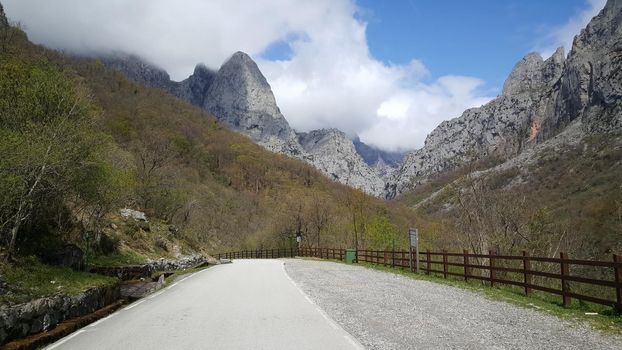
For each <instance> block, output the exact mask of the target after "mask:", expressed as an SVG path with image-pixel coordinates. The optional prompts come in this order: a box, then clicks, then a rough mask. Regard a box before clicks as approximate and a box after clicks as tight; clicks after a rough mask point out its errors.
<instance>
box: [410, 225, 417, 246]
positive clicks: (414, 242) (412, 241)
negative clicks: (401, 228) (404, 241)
mask: <svg viewBox="0 0 622 350" xmlns="http://www.w3.org/2000/svg"><path fill="white" fill-rule="evenodd" d="M408 234H409V235H410V246H411V247H416V246H417V245H419V230H417V229H416V228H411V229H410V230H408Z"/></svg>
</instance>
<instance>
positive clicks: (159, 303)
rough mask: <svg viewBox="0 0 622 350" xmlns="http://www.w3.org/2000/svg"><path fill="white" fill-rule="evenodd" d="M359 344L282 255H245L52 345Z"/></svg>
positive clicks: (311, 346)
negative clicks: (294, 276)
mask: <svg viewBox="0 0 622 350" xmlns="http://www.w3.org/2000/svg"><path fill="white" fill-rule="evenodd" d="M357 348H359V349H360V348H362V347H361V346H360V345H359V344H358V343H357V342H356V341H355V340H354V339H353V338H352V337H351V336H350V335H349V334H348V333H346V332H345V331H344V330H343V329H342V328H340V327H339V326H337V325H336V324H335V323H334V322H333V321H331V320H330V319H329V318H328V317H327V316H326V315H325V314H324V313H323V312H322V311H321V310H319V309H318V308H317V307H316V306H315V304H313V303H312V302H311V300H310V299H309V298H308V297H307V296H306V295H304V293H303V292H302V291H301V290H300V289H299V288H298V287H297V286H296V285H295V284H294V283H293V281H292V280H291V279H290V278H289V277H288V275H287V274H286V273H285V270H284V268H283V260H238V261H235V262H234V263H232V264H227V265H219V266H214V267H211V268H209V269H207V270H204V271H201V272H199V273H196V274H193V275H190V276H189V277H187V278H185V279H183V280H181V281H179V282H177V283H175V284H173V285H172V286H171V287H169V288H167V289H164V290H163V291H160V292H157V293H156V294H154V295H152V296H150V297H148V298H146V299H142V300H140V301H138V302H135V303H134V304H131V305H129V306H127V307H126V308H125V309H122V310H120V311H118V312H116V313H114V314H112V315H111V316H109V317H108V318H105V319H103V320H101V321H99V322H96V323H94V324H92V325H90V326H87V327H85V328H83V329H82V330H80V331H77V332H75V333H73V334H71V335H69V336H67V337H65V338H63V339H61V340H59V341H58V342H56V343H54V344H52V345H50V346H49V347H48V348H47V349H76V350H84V349H90V350H96V349H115V350H116V349H133V350H140V349H149V350H156V349H228V350H230V349H271V350H272V349H340V350H341V349H357Z"/></svg>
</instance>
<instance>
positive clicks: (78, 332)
mask: <svg viewBox="0 0 622 350" xmlns="http://www.w3.org/2000/svg"><path fill="white" fill-rule="evenodd" d="M83 332H84V331H83V330H82V329H81V330H79V331H77V332H75V333H73V334H71V335H68V336H66V337H65V338H64V339H62V340H61V341H58V342H56V343H54V344H52V345H50V346H49V347H47V348H46V349H47V350H52V349H55V348H57V347H59V346H61V345H63V344H64V343H66V342H67V341H69V340H71V339H72V338H73V337H75V336H77V335H78V334H80V333H83Z"/></svg>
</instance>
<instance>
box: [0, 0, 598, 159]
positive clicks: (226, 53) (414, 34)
mask: <svg viewBox="0 0 622 350" xmlns="http://www.w3.org/2000/svg"><path fill="white" fill-rule="evenodd" d="M0 1H2V3H3V4H4V7H5V11H6V13H7V16H8V17H9V18H10V20H12V21H14V22H19V23H20V24H21V25H22V26H23V28H24V30H25V31H26V32H27V33H28V35H29V37H30V38H31V40H33V41H34V42H36V43H39V44H44V45H46V46H48V47H52V48H56V49H62V50H66V51H70V52H78V53H82V54H97V53H103V52H109V51H120V52H126V53H132V54H136V55H138V56H141V57H143V58H144V59H145V60H147V61H149V62H151V63H153V64H155V65H157V66H160V67H162V68H164V69H166V70H167V71H168V72H169V73H170V75H171V77H172V78H173V79H174V80H183V79H184V78H186V77H187V76H188V75H190V74H191V73H192V71H193V69H194V66H195V65H196V64H197V63H205V64H206V65H207V66H208V67H211V68H213V69H218V67H219V66H220V65H221V64H222V63H223V62H224V61H225V60H226V59H227V58H228V57H230V56H231V55H232V54H233V53H234V52H236V51H244V52H246V53H248V54H249V55H251V56H252V57H253V58H254V59H255V61H256V62H257V63H258V65H259V67H260V69H261V70H262V72H263V73H264V75H265V76H266V78H267V80H268V82H269V83H270V85H271V86H272V89H273V91H274V94H275V96H276V100H277V103H278V105H279V107H280V109H281V111H282V112H283V114H284V116H285V118H286V119H287V120H288V121H289V123H290V124H291V126H292V127H293V128H295V129H296V130H298V131H309V130H312V129H318V128H329V127H334V128H339V129H341V130H343V131H345V132H346V133H348V134H349V135H351V136H354V135H358V136H359V137H360V138H361V140H362V141H363V142H366V143H368V144H371V145H373V146H376V147H379V148H381V149H384V150H390V151H394V150H410V149H416V148H419V147H421V146H422V145H423V143H424V141H425V137H426V136H427V134H428V133H429V132H430V131H432V130H433V129H434V127H436V126H437V125H438V124H439V123H440V122H442V121H443V120H447V119H451V118H455V117H458V116H460V114H461V113H462V112H463V111H464V110H465V109H467V108H471V107H477V106H480V105H482V104H484V103H486V102H488V101H490V100H491V99H492V98H494V97H495V96H497V95H498V94H499V93H500V91H501V89H502V87H503V81H504V80H505V78H506V77H507V76H508V74H509V73H510V71H511V69H512V67H513V65H514V64H515V63H516V62H517V61H518V60H520V59H521V58H522V57H523V56H525V55H526V54H527V53H529V52H533V51H535V52H539V53H541V54H542V56H543V57H545V58H546V57H548V56H550V54H551V53H552V52H553V51H554V50H555V48H557V47H559V46H563V47H565V48H566V52H568V51H569V50H570V48H571V45H572V39H573V37H574V36H575V35H576V34H578V33H579V31H580V30H581V28H583V27H584V26H585V25H586V24H587V22H588V21H589V20H590V19H591V18H592V17H593V16H594V15H596V14H597V13H598V11H600V9H602V7H603V6H604V3H605V0H550V1H542V0H503V1H501V0H474V1H463V0H455V1H433V0H391V1H384V0H383V1H380V0H314V1H305V0H210V1H205V0H184V1H167V0H132V1H127V0H125V1H124V0H89V1H84V0H55V1H49V0H0Z"/></svg>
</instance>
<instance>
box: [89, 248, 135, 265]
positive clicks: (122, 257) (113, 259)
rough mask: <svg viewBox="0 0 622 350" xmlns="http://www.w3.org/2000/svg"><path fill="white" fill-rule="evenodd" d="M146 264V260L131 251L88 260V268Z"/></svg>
mask: <svg viewBox="0 0 622 350" xmlns="http://www.w3.org/2000/svg"><path fill="white" fill-rule="evenodd" d="M145 263H147V258H146V257H144V256H142V255H140V254H138V253H136V252H134V251H131V250H127V251H124V252H118V253H113V254H109V255H97V256H93V257H90V258H89V261H88V265H89V267H93V266H104V267H116V266H127V265H142V264H145Z"/></svg>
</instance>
